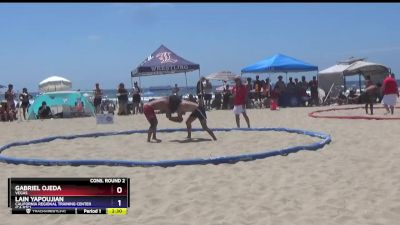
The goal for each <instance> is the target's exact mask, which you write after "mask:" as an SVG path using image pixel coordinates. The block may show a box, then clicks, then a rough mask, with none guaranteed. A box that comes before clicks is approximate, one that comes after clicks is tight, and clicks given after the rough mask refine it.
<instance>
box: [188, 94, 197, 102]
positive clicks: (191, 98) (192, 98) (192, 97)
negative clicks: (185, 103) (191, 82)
mask: <svg viewBox="0 0 400 225" xmlns="http://www.w3.org/2000/svg"><path fill="white" fill-rule="evenodd" d="M188 100H189V101H191V102H194V103H197V100H196V98H195V97H194V96H193V95H192V94H189V99H188Z"/></svg>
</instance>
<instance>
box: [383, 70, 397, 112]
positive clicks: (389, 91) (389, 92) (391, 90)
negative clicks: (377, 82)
mask: <svg viewBox="0 0 400 225" xmlns="http://www.w3.org/2000/svg"><path fill="white" fill-rule="evenodd" d="M381 90H382V94H383V99H382V103H383V106H384V107H385V109H386V113H385V115H386V114H389V113H391V114H392V115H393V113H394V106H395V105H396V101H397V98H398V97H399V89H398V86H397V82H396V80H395V79H394V74H390V73H389V74H388V76H387V77H386V78H385V80H383V85H382V89H381ZM389 107H390V111H389Z"/></svg>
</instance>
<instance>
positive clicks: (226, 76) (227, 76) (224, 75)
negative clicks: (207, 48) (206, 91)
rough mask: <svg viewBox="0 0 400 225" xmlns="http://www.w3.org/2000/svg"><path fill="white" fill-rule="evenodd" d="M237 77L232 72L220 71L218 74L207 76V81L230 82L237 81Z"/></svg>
mask: <svg viewBox="0 0 400 225" xmlns="http://www.w3.org/2000/svg"><path fill="white" fill-rule="evenodd" d="M236 76H237V75H236V74H234V73H232V72H231V71H227V70H225V71H220V72H216V73H212V74H210V75H208V76H206V79H209V80H222V81H229V80H235V77H236Z"/></svg>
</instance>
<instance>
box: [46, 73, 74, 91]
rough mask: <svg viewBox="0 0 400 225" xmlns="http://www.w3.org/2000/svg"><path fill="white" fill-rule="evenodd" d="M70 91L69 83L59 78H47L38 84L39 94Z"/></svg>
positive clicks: (70, 85)
mask: <svg viewBox="0 0 400 225" xmlns="http://www.w3.org/2000/svg"><path fill="white" fill-rule="evenodd" d="M71 89H72V83H71V81H69V80H67V79H65V78H64V77H59V76H51V77H48V78H46V79H44V80H43V81H41V82H40V83H39V90H40V91H41V92H51V91H69V90H71Z"/></svg>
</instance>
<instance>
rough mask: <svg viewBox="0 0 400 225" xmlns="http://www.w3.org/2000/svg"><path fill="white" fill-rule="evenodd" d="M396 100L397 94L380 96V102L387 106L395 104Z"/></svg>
mask: <svg viewBox="0 0 400 225" xmlns="http://www.w3.org/2000/svg"><path fill="white" fill-rule="evenodd" d="M396 101H397V94H389V95H384V96H383V98H382V104H385V105H389V106H395V105H396Z"/></svg>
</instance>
